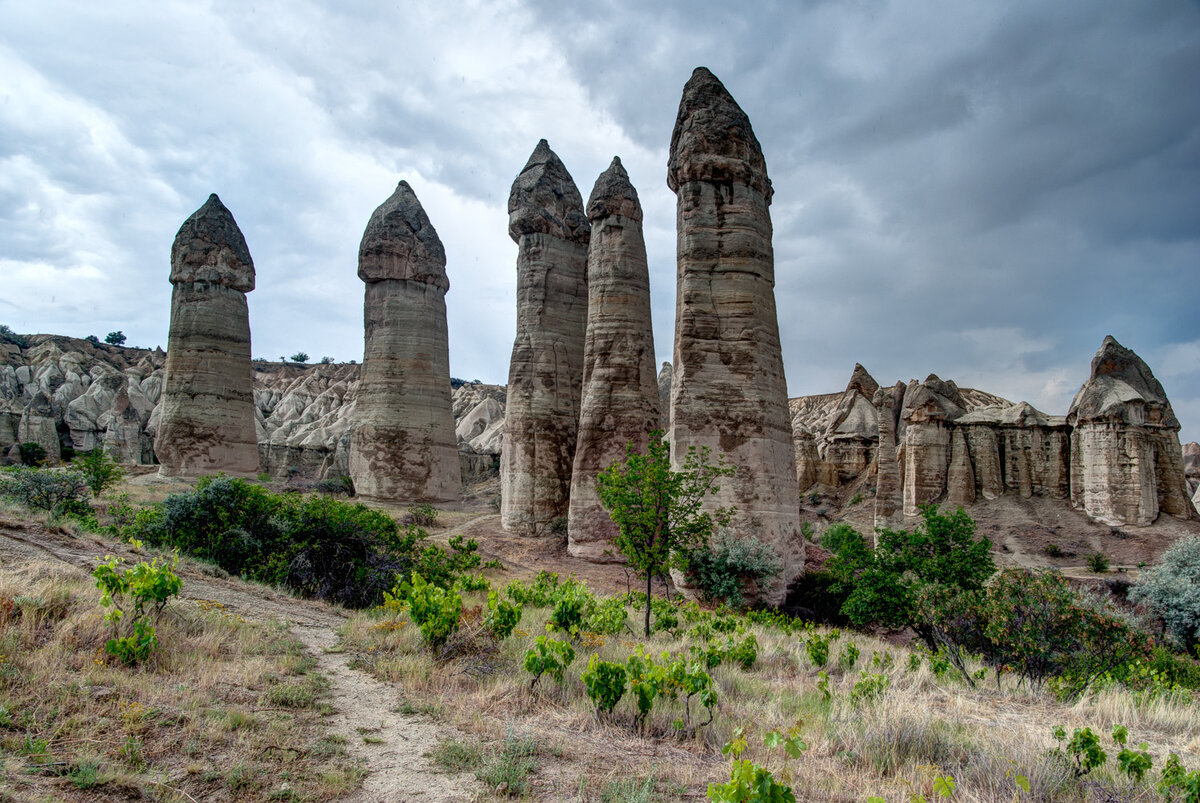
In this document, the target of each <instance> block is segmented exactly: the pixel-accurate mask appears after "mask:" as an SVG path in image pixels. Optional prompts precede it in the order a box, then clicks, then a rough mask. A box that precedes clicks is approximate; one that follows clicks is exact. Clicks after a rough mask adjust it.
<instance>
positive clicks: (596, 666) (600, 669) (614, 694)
mask: <svg viewBox="0 0 1200 803" xmlns="http://www.w3.org/2000/svg"><path fill="white" fill-rule="evenodd" d="M582 679H583V684H584V686H586V687H587V695H588V697H589V698H590V699H591V701H592V702H593V703H594V704H595V706H596V712H597V713H609V712H611V711H612V710H613V709H614V708H616V706H617V703H619V702H621V698H622V697H624V696H625V667H623V666H621V665H620V664H614V663H612V662H611V661H601V660H600V656H598V655H592V657H591V660H589V661H588V665H587V669H585V670H584V671H583V675H582Z"/></svg>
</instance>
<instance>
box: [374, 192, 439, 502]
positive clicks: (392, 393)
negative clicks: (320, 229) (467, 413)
mask: <svg viewBox="0 0 1200 803" xmlns="http://www.w3.org/2000/svg"><path fill="white" fill-rule="evenodd" d="M358 277H359V278H360V279H362V280H363V281H364V282H365V283H366V293H365V300H364V304H363V318H364V323H365V329H366V332H365V334H366V337H365V348H364V353H363V364H362V375H361V376H362V378H361V380H360V382H359V386H358V398H357V401H356V407H355V414H354V423H353V431H352V434H351V437H350V476H351V478H352V479H353V480H354V488H355V491H356V492H357V493H358V495H359V496H362V497H363V498H365V499H370V500H376V501H386V502H400V503H407V502H438V503H444V502H456V501H458V500H459V499H460V497H461V495H462V483H461V480H460V473H459V465H458V446H457V443H456V440H455V437H454V416H453V414H452V412H451V399H450V352H449V345H448V338H447V329H446V291H447V290H448V289H449V288H450V281H449V279H448V278H447V277H446V251H445V249H444V248H443V247H442V241H441V240H440V239H439V238H438V235H437V231H435V230H434V228H433V224H432V223H430V222H429V217H428V216H427V215H426V214H425V210H424V208H422V206H421V202H420V201H419V200H417V196H416V194H415V193H414V192H413V191H412V188H411V187H409V185H408V183H407V182H404V181H401V182H400V183H399V185H397V187H396V191H395V192H394V193H392V195H391V197H390V198H388V199H387V200H386V201H384V202H383V203H382V204H380V205H379V208H378V209H376V210H375V212H374V213H373V214H372V215H371V219H370V220H369V221H368V222H367V227H366V230H365V231H364V232H363V237H362V242H361V243H360V245H359V248H358Z"/></svg>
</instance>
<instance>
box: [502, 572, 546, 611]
mask: <svg viewBox="0 0 1200 803" xmlns="http://www.w3.org/2000/svg"><path fill="white" fill-rule="evenodd" d="M557 588H558V574H557V573H556V572H548V571H546V570H545V569H543V570H542V571H540V572H538V573H537V577H535V578H534V580H533V582H532V583H530V584H529V585H525V584H524V583H522V582H521V581H520V580H513V581H512V582H510V583H509V584H508V586H506V587H505V589H504V593H505V595H507V596H508V598H509V599H511V600H512V601H513V602H519V603H521V604H522V605H532V606H533V607H534V608H545V607H547V606H549V605H550V600H551V599H552V598H553V596H554V591H555V589H557Z"/></svg>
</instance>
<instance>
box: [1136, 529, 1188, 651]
mask: <svg viewBox="0 0 1200 803" xmlns="http://www.w3.org/2000/svg"><path fill="white" fill-rule="evenodd" d="M1129 599H1130V601H1132V602H1135V603H1138V604H1142V605H1146V606H1147V607H1148V608H1150V609H1151V610H1152V611H1154V613H1155V614H1156V615H1158V616H1160V617H1161V618H1162V620H1163V623H1164V624H1165V625H1166V627H1167V632H1169V633H1170V634H1171V636H1172V637H1174V638H1175V639H1176V640H1178V641H1179V643H1180V644H1181V645H1183V647H1184V648H1185V649H1187V650H1189V651H1191V650H1192V649H1193V648H1194V647H1195V646H1196V645H1197V644H1200V538H1197V537H1196V536H1189V537H1187V538H1184V539H1182V540H1180V541H1178V542H1176V543H1175V545H1174V546H1172V547H1171V548H1170V549H1168V550H1167V551H1166V552H1164V553H1163V556H1162V562H1161V563H1159V565H1158V566H1156V567H1155V568H1153V569H1151V570H1150V571H1148V572H1146V574H1145V577H1144V578H1143V580H1142V581H1141V582H1140V583H1138V584H1137V585H1135V586H1134V587H1133V588H1132V589H1131V590H1130V592H1129Z"/></svg>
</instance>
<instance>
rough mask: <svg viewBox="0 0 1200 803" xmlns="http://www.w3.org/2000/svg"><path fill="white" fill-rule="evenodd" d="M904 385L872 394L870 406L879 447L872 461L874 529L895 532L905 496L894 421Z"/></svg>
mask: <svg viewBox="0 0 1200 803" xmlns="http://www.w3.org/2000/svg"><path fill="white" fill-rule="evenodd" d="M905 389H906V388H905V385H904V383H903V382H897V383H896V386H895V387H892V388H879V389H878V390H877V391H875V395H874V397H873V398H872V403H873V404H874V405H875V407H877V408H878V409H879V445H878V449H879V451H878V454H877V455H876V458H875V461H876V463H877V465H878V470H877V473H876V483H875V528H876V529H877V530H878V529H885V528H891V529H896V528H898V527H900V526H902V525H903V523H904V518H903V516H902V515H901V512H902V510H903V508H904V494H903V488H902V487H901V483H900V464H899V458H898V456H897V443H896V420H897V417H898V416H899V414H900V407H901V406H902V405H903V404H904V391H905Z"/></svg>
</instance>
